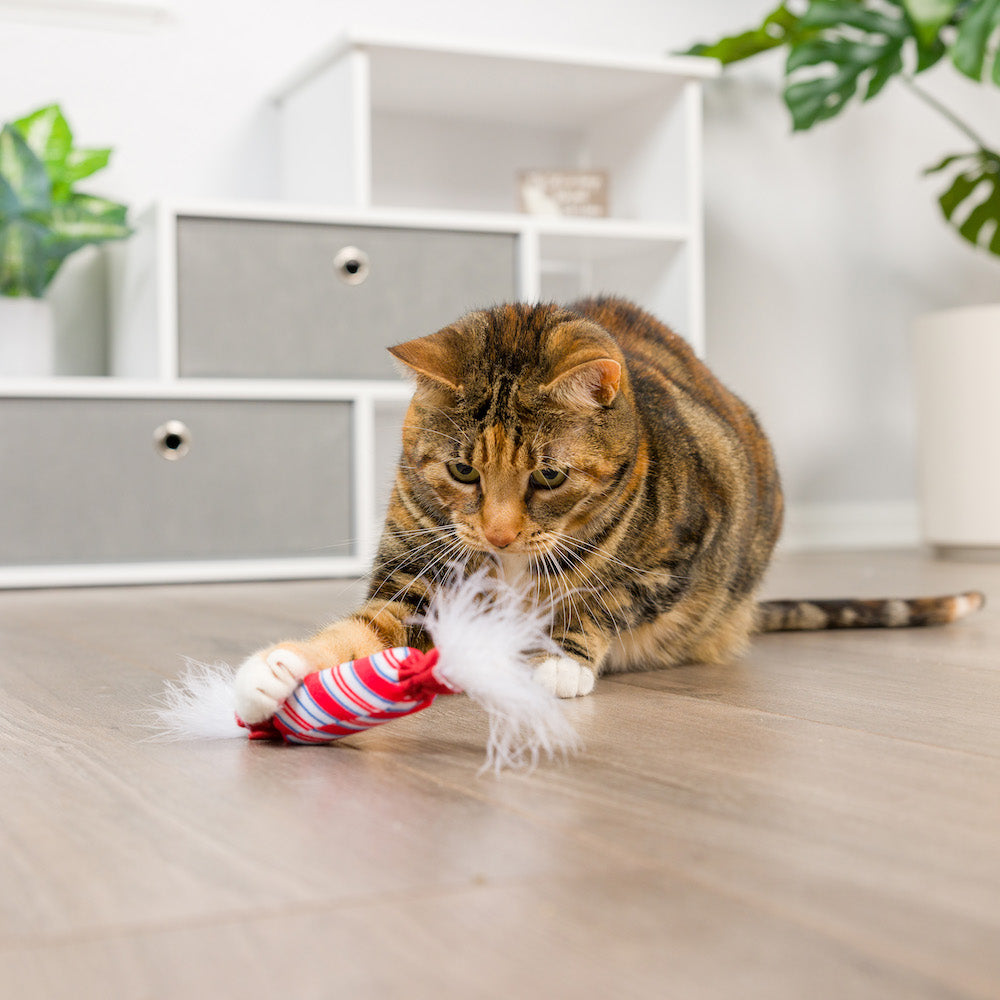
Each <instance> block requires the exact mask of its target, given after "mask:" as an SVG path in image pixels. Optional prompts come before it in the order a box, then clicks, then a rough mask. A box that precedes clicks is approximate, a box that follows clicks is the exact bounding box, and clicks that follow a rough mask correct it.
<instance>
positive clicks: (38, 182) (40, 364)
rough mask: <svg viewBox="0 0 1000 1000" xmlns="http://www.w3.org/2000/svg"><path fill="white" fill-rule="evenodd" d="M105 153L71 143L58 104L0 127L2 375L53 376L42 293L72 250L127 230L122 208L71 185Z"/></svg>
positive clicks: (106, 151) (48, 322) (88, 172)
mask: <svg viewBox="0 0 1000 1000" xmlns="http://www.w3.org/2000/svg"><path fill="white" fill-rule="evenodd" d="M110 155H111V150H110V149H79V148H77V147H76V146H74V144H73V133H72V131H71V130H70V127H69V124H68V123H67V121H66V118H65V116H64V115H63V113H62V111H61V109H60V108H59V106H58V105H56V104H52V105H49V106H47V107H44V108H40V109H39V110H37V111H34V112H32V113H31V114H29V115H26V116H25V117H23V118H19V119H18V120H16V121H13V122H9V123H8V124H6V125H4V126H3V128H2V130H0V374H47V373H51V369H52V367H53V353H54V348H53V346H52V339H53V330H52V327H53V323H52V318H51V315H50V314H49V312H48V304H47V303H45V302H43V301H42V300H43V296H44V294H45V290H46V289H47V288H48V286H49V284H50V283H51V281H52V279H53V278H54V277H55V276H56V274H57V272H58V271H59V268H60V267H61V266H62V264H63V263H64V261H65V260H66V258H67V257H69V256H70V254H73V253H75V252H76V251H77V250H80V249H82V248H83V247H85V246H89V245H92V244H95V243H104V242H106V241H108V240H118V239H122V238H123V237H125V236H128V235H129V233H130V232H131V230H130V229H129V227H128V225H127V224H126V221H125V215H126V211H127V210H126V208H125V206H124V205H120V204H118V203H116V202H113V201H108V200H107V199H106V198H100V197H97V196H95V195H91V194H85V193H83V192H81V191H78V190H76V184H77V182H79V181H81V180H83V179H84V178H85V177H89V176H91V175H92V174H94V173H96V172H97V171H98V170H100V169H102V168H103V167H105V166H106V165H107V163H108V159H109V157H110Z"/></svg>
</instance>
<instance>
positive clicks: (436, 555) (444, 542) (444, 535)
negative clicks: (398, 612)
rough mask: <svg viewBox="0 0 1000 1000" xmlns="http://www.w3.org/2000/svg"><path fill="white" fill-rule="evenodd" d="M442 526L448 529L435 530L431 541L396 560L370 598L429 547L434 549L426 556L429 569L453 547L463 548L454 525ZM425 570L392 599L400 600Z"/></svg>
mask: <svg viewBox="0 0 1000 1000" xmlns="http://www.w3.org/2000/svg"><path fill="white" fill-rule="evenodd" d="M442 527H443V528H445V529H446V530H445V531H442V532H440V533H437V532H435V534H434V537H433V538H431V539H430V540H429V541H426V542H424V543H423V544H422V545H418V546H417V548H415V549H408V550H407V551H406V553H405V554H404V555H403V556H402V557H401V558H400V559H399V560H398V561H397V562H396V564H395V565H394V566H392V567H391V568H390V569H389V570H388V572H387V573H386V574H385V579H384V580H383V582H382V583H381V584H379V586H378V588H377V589H376V590H375V591H374V593H373V594H372V595H371V597H370V598H369V600H374V599H375V598H376V597H378V596H379V594H380V593H381V592H382V589H383V588H384V587H385V585H386V584H387V583H388V582H389V581H390V580H391V579H392V578H393V577H394V576H395V574H396V573H397V572H398V571H399V570H400V568H401V567H402V566H403V565H404V563H407V562H409V561H410V560H411V559H413V558H414V556H417V555H419V554H420V553H421V552H425V551H426V550H427V549H431V550H432V551H431V552H429V553H428V554H427V556H425V559H429V563H428V569H430V568H433V567H434V566H435V565H436V564H437V563H438V561H439V560H440V558H441V556H442V555H444V554H447V553H449V552H451V551H452V550H453V549H454V550H456V551H460V550H461V548H463V546H462V543H461V542H460V541H459V540H458V539H456V538H455V537H454V534H453V531H452V526H451V525H443V526H442ZM416 530H425V531H427V532H433V531H434V530H435V529H433V528H427V529H416ZM449 534H450V535H451V537H449ZM435 548H437V550H438V551H434V549H435ZM424 572H425V571H424V570H422V571H421V572H420V573H418V574H417V575H416V576H415V577H413V578H412V579H411V580H410V581H409V583H407V584H406V586H405V587H401V588H400V590H399V591H398V592H397V594H396V595H395V596H393V597H392V598H391V601H397V600H399V598H400V596H402V595H404V594H405V593H407V592H408V591H409V589H410V588H411V587H412V586H413V584H414V583H416V582H417V581H418V580H420V579H421V578H422V577H423V575H424Z"/></svg>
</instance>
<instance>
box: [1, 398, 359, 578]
mask: <svg viewBox="0 0 1000 1000" xmlns="http://www.w3.org/2000/svg"><path fill="white" fill-rule="evenodd" d="M350 411H351V407H350V404H349V403H343V402H314V401H305V402H300V401H284V400H282V401H270V400H267V401H241V400H237V401H232V400H224V401H216V400H183V399H168V400H147V399H143V400H134V399H51V398H49V399H16V398H8V399H0V477H2V484H0V565H7V566H34V565H46V564H58V563H67V564H78V563H128V562H157V561H164V560H170V561H173V560H211V559H241V558H247V559H253V558H272V557H273V558H280V557H301V558H310V557H315V558H322V557H329V556H338V555H340V556H343V555H351V554H352V551H353V550H352V548H351V544H350V539H351V538H352V532H353V528H352V517H351V514H352V510H351V491H350V481H351V445H350V432H351V412H350ZM172 421H178V422H179V425H182V426H180V428H179V425H177V424H173V423H171V422H172ZM164 426H166V427H167V431H168V432H169V431H174V432H176V433H175V438H173V439H168V440H166V441H165V442H164V445H163V449H162V450H163V451H166V452H168V453H169V452H170V449H169V447H167V445H171V444H173V445H175V446H176V445H178V444H181V442H179V441H178V440H177V438H178V437H182V436H183V430H184V428H186V429H187V431H188V432H189V435H190V441H189V445H190V446H189V449H188V450H187V453H186V454H184V455H183V457H180V458H176V459H175V460H167V459H165V458H164V457H163V456H162V454H161V452H160V451H158V450H157V447H156V446H155V443H154V433H155V432H156V431H157V429H159V428H163V427H164ZM168 437H169V435H168ZM183 450H184V449H183V447H175V449H174V453H179V452H181V451H183Z"/></svg>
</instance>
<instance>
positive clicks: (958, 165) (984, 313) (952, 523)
mask: <svg viewBox="0 0 1000 1000" xmlns="http://www.w3.org/2000/svg"><path fill="white" fill-rule="evenodd" d="M998 37H1000V0H803V2H801V3H798V4H795V3H792V2H788V3H781V4H779V5H778V6H777V7H775V8H774V9H772V10H771V11H770V12H769V13H768V14H767V15H766V16H765V17H764V19H763V21H762V22H761V24H760V25H759V26H758V27H755V28H751V29H749V30H747V31H743V32H740V33H739V34H735V35H730V36H727V37H725V38H721V39H718V40H717V41H715V42H711V43H699V44H697V45H695V46H693V47H692V48H690V49H689V50H688V51H687V52H686V53H685V54H688V55H701V56H707V57H711V58H715V59H718V60H719V61H720V62H722V63H723V64H724V65H727V64H730V63H735V62H739V61H742V60H744V59H749V58H753V57H754V56H757V55H760V54H761V53H763V52H768V51H771V50H774V49H777V48H783V49H785V50H787V59H786V61H785V71H784V73H785V79H784V90H783V96H784V101H785V104H786V105H787V107H788V110H789V112H790V113H791V117H792V128H793V130H795V131H802V130H805V129H810V128H812V127H813V126H815V125H817V124H818V123H820V122H823V121H828V120H829V119H831V118H835V117H836V116H837V115H839V114H841V113H842V112H843V111H844V109H845V108H847V107H848V106H849V105H850V104H851V103H852V101H853V100H854V99H855V98H859V99H860V100H861V101H869V100H871V99H872V98H874V97H877V96H878V94H880V93H881V92H882V90H883V89H884V88H885V87H886V86H887V85H889V84H890V81H893V82H899V83H901V84H902V85H904V86H905V87H907V88H908V90H909V91H910V92H911V93H912V94H913V95H914V97H915V98H917V99H918V100H920V101H922V102H923V103H924V104H925V105H926V106H927V107H928V108H929V109H930V110H932V111H933V112H934V113H935V114H939V115H942V116H944V117H945V118H946V119H947V120H948V121H949V122H950V123H951V124H952V125H953V126H954V127H955V128H956V129H957V130H958V131H959V132H960V133H961V134H962V135H963V136H964V138H965V139H966V141H967V144H968V145H967V146H966V148H965V149H964V150H961V151H959V152H957V153H949V154H948V155H946V156H944V157H943V158H942V159H941V160H940V161H939V162H937V163H935V164H933V165H931V166H929V167H927V168H926V169H925V171H924V172H925V174H928V175H935V176H936V175H942V176H945V177H946V178H947V186H946V187H945V188H944V190H943V191H942V192H941V194H940V195H939V197H938V204H939V206H940V209H941V213H942V215H943V216H944V219H945V220H946V222H947V223H948V225H949V226H950V227H951V228H952V229H953V230H954V231H955V232H956V233H957V234H958V235H959V236H960V237H962V238H963V239H964V240H966V241H967V242H968V243H969V244H971V245H972V246H973V247H974V248H975V249H976V251H977V252H980V253H986V254H992V255H995V256H996V258H997V263H998V264H1000V151H998V148H997V147H996V146H995V145H991V144H990V142H989V141H987V139H986V138H984V137H983V136H981V135H979V134H978V132H977V131H976V130H974V129H973V128H972V127H971V126H970V125H969V124H968V123H967V122H965V121H964V120H963V119H962V118H961V117H960V116H959V115H958V114H957V113H956V112H955V111H954V110H952V109H951V108H949V107H947V106H946V105H945V104H943V103H942V102H941V101H939V100H938V99H937V98H936V97H934V96H933V95H932V94H930V93H929V92H928V91H926V90H925V89H924V87H923V86H922V85H921V83H920V82H918V78H919V77H920V75H921V74H922V73H925V72H926V71H927V70H928V69H930V68H931V67H932V66H935V65H938V64H939V63H950V64H951V66H952V67H953V68H954V69H956V70H957V71H958V72H960V73H962V74H964V75H965V76H967V77H969V78H970V79H972V80H975V81H976V82H981V83H983V84H984V85H985V86H994V85H996V86H998V87H1000V46H998V44H997V43H998ZM998 94H1000V92H998ZM998 277H1000V272H998ZM915 348H916V354H915V358H916V382H917V409H918V414H917V416H918V424H919V431H920V437H919V442H920V444H919V455H918V465H919V470H920V483H919V489H920V500H921V515H922V522H923V530H924V536H925V538H926V540H927V541H928V542H930V543H931V544H933V545H935V546H937V547H939V548H941V549H946V550H951V551H956V550H963V551H965V550H969V549H976V550H979V551H981V550H983V549H984V548H988V549H990V550H992V554H994V555H995V554H998V553H1000V470H998V468H997V463H996V462H995V461H993V460H992V457H991V456H993V455H995V454H996V441H997V438H998V437H1000V393H998V392H997V388H996V386H997V383H998V382H1000V303H998V304H996V305H987V306H974V307H963V308H958V309H951V310H947V311H944V312H939V313H934V314H930V315H926V316H923V317H920V318H919V319H918V321H917V324H916V330H915Z"/></svg>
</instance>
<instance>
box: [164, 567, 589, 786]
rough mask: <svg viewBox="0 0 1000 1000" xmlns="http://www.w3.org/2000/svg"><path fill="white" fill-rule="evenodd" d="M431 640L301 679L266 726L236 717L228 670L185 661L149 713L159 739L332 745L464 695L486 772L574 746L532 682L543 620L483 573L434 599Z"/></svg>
mask: <svg viewBox="0 0 1000 1000" xmlns="http://www.w3.org/2000/svg"><path fill="white" fill-rule="evenodd" d="M420 624H421V625H422V626H423V628H424V630H425V631H426V632H427V633H428V635H430V637H431V639H432V640H433V642H434V648H433V649H431V650H430V651H429V652H427V653H424V652H421V651H419V650H416V649H411V648H409V647H400V648H397V649H388V650H383V651H382V652H380V653H376V654H375V655H373V656H368V657H365V658H363V659H359V660H352V661H350V662H348V663H338V664H333V665H331V666H329V667H326V668H325V669H323V670H320V671H317V672H316V673H313V674H309V675H308V676H307V677H306V678H305V679H304V680H303V681H302V682H301V683H300V684H299V686H298V687H297V688H296V689H295V690H294V691H293V692H292V694H291V695H290V697H289V698H288V699H287V701H285V703H284V704H283V705H282V706H281V707H280V708H279V709H278V711H277V712H276V713H275V715H274V716H272V717H271V718H270V719H268V720H267V721H266V722H263V723H258V724H254V725H250V726H248V725H245V724H244V723H242V722H241V721H240V720H238V719H237V718H236V714H235V699H234V695H233V679H234V676H235V671H234V670H233V669H232V668H231V667H229V666H228V665H227V664H216V665H215V666H207V665H205V664H202V663H198V662H197V661H194V660H189V661H188V669H187V672H186V673H185V674H184V675H183V676H182V677H181V678H180V680H178V681H175V682H173V681H172V682H168V684H167V687H166V690H165V693H164V698H163V703H162V705H161V707H160V708H158V709H157V710H156V712H155V715H156V720H157V721H156V728H157V730H158V735H159V737H160V738H163V739H191V738H195V739H199V738H200V739H206V738H208V739H213V738H214V739H218V738H223V737H231V736H239V735H244V736H245V735H247V734H248V733H249V737H250V739H258V740H260V739H275V740H279V739H280V740H284V741H285V742H286V743H298V744H316V743H330V742H333V741H334V740H339V739H343V738H344V737H347V736H357V735H359V734H363V733H364V732H365V731H366V730H368V729H371V728H373V727H375V726H379V725H383V724H384V723H387V722H392V721H393V720H395V719H399V718H402V717H403V716H406V715H412V714H413V713H414V712H420V711H423V710H424V709H426V708H428V707H430V705H431V704H432V703H433V702H434V700H435V699H436V698H437V696H438V695H442V694H458V693H465V694H467V695H468V696H469V697H470V698H471V699H472V700H474V701H475V702H477V703H478V704H479V705H480V706H481V707H482V708H483V709H484V710H485V711H486V713H487V716H488V719H489V736H488V740H487V745H486V762H485V764H484V765H483V767H484V769H493V770H496V771H499V770H500V769H502V768H504V767H519V766H525V765H529V766H534V765H535V764H536V763H537V762H538V760H539V758H540V756H542V755H546V756H548V757H550V758H551V757H554V756H556V755H558V754H565V753H566V752H568V751H571V750H574V749H576V747H577V738H576V733H575V732H574V731H573V728H572V726H571V725H570V724H569V722H568V720H567V719H566V717H565V715H564V714H563V711H562V706H561V704H560V702H559V700H558V699H557V698H556V697H555V695H553V694H552V693H550V692H549V691H547V690H546V689H545V688H543V687H542V686H541V685H539V684H537V683H535V681H534V679H533V677H532V673H533V657H536V656H537V654H538V652H539V651H546V650H547V651H550V652H556V650H555V647H554V644H553V642H552V640H551V638H550V637H549V634H548V624H549V615H548V614H547V613H546V612H545V611H544V610H543V609H541V608H538V607H536V606H534V605H531V604H530V603H528V602H526V600H525V597H524V595H523V594H521V593H520V592H518V591H517V590H516V589H515V588H513V587H511V586H510V585H509V584H507V583H506V582H504V581H503V580H501V579H498V578H497V577H495V576H494V575H491V574H490V573H489V572H488V570H486V569H482V570H479V571H477V572H475V573H473V574H471V575H469V576H467V577H464V578H462V577H461V576H460V575H459V574H458V573H456V574H455V575H454V576H453V577H452V579H451V580H450V581H449V582H448V583H446V584H445V585H444V586H443V587H441V588H439V589H438V590H437V591H436V592H435V594H434V595H433V597H432V600H431V602H430V608H429V610H428V612H427V614H426V616H425V617H424V618H423V619H422V621H421V623H420Z"/></svg>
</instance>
